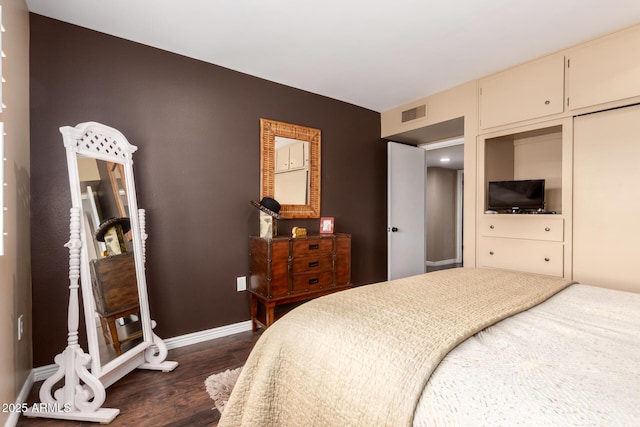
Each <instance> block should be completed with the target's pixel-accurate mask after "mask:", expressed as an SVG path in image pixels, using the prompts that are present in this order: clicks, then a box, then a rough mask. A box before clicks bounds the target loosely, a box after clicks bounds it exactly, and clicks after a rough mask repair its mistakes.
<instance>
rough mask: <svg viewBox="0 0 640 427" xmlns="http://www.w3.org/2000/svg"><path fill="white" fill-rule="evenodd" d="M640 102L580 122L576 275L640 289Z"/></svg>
mask: <svg viewBox="0 0 640 427" xmlns="http://www.w3.org/2000/svg"><path fill="white" fill-rule="evenodd" d="M638 135H640V106H633V107H626V108H620V109H616V110H609V111H604V112H601V113H597V114H589V115H585V116H580V117H576V118H575V120H574V147H573V150H574V151H573V153H574V167H573V168H574V169H573V171H574V178H573V198H574V201H573V278H574V279H575V280H577V281H579V282H582V283H585V284H590V285H595V286H605V287H610V288H616V289H622V290H628V291H633V292H640V281H639V279H638V277H639V276H638V260H640V245H638V239H639V238H640V190H639V188H640V186H639V184H640V167H638V162H639V161H640V143H639V141H638Z"/></svg>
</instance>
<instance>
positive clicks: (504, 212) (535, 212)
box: [484, 209, 558, 215]
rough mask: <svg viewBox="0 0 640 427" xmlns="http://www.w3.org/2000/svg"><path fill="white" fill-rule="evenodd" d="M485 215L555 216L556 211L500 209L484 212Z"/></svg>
mask: <svg viewBox="0 0 640 427" xmlns="http://www.w3.org/2000/svg"><path fill="white" fill-rule="evenodd" d="M484 213H485V214H501V215H557V213H558V212H556V211H545V210H539V209H533V210H527V209H501V210H493V209H489V210H486V211H485V212H484Z"/></svg>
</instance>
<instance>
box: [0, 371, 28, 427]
mask: <svg viewBox="0 0 640 427" xmlns="http://www.w3.org/2000/svg"><path fill="white" fill-rule="evenodd" d="M34 382H35V380H34V375H33V370H31V372H30V373H29V376H28V377H27V379H26V381H25V382H24V384H23V385H22V389H21V390H20V394H18V398H17V399H16V405H22V404H23V403H25V402H26V401H27V397H29V392H30V391H31V387H33V383H34ZM21 415H22V414H21V412H20V411H11V413H10V414H9V418H7V421H5V423H4V426H5V427H15V426H16V425H17V424H18V420H19V419H20V416H21Z"/></svg>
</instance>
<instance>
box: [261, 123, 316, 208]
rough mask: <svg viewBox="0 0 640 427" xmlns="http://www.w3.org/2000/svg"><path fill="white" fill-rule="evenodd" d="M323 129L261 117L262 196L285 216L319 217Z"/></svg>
mask: <svg viewBox="0 0 640 427" xmlns="http://www.w3.org/2000/svg"><path fill="white" fill-rule="evenodd" d="M320 143H321V132H320V129H314V128H310V127H306V126H300V125H294V124H291V123H284V122H279V121H275V120H268V119H260V197H261V198H262V197H272V198H274V199H276V200H278V202H280V205H281V209H280V214H281V215H283V216H284V217H286V218H320Z"/></svg>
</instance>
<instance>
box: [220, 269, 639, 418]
mask: <svg viewBox="0 0 640 427" xmlns="http://www.w3.org/2000/svg"><path fill="white" fill-rule="evenodd" d="M639 423H640V294H633V293H628V292H622V291H615V290H609V289H603V288H598V287H595V286H589V285H584V284H575V283H572V282H570V281H567V280H563V279H556V278H549V277H545V276H537V275H532V274H526V273H517V272H508V271H501V270H492V269H475V268H461V269H453V270H444V271H439V272H434V273H428V274H424V275H419V276H414V277H409V278H405V279H400V280H395V281H389V282H382V283H378V284H373V285H367V286H361V287H358V288H354V289H351V290H348V291H344V292H338V293H335V294H331V295H328V296H325V297H322V298H318V299H316V300H313V301H310V302H308V303H306V304H304V305H302V306H301V307H298V308H296V309H295V310H293V311H291V312H290V313H288V314H287V315H285V316H284V317H282V318H281V319H280V320H278V321H277V322H276V323H275V324H274V325H273V326H271V327H270V328H269V329H267V330H266V331H265V332H264V333H263V335H262V336H261V337H260V339H259V340H258V342H257V343H256V346H255V347H254V349H253V351H252V352H251V354H250V356H249V358H248V360H247V362H246V364H245V366H244V368H243V371H242V373H241V375H240V377H239V379H238V382H237V383H236V385H235V387H234V390H233V393H232V394H231V397H230V399H229V402H228V404H227V406H226V407H225V410H224V413H223V415H222V418H221V420H220V423H219V425H220V426H238V425H246V426H268V425H274V426H275V425H278V426H283V425H304V426H313V425H318V426H334V425H335V426H347V425H352V426H367V425H372V426H373V425H375V426H403V425H406V426H408V425H415V426H433V425H445V426H449V425H491V426H495V425H537V426H538V425H602V426H610V425H617V426H625V425H628V426H632V425H634V426H635V425H639Z"/></svg>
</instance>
